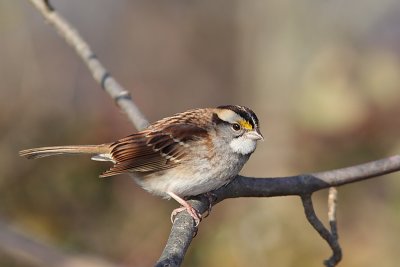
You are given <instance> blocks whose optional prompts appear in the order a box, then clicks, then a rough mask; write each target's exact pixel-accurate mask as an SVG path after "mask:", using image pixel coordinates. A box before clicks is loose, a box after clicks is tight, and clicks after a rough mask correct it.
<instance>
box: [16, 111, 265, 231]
mask: <svg viewBox="0 0 400 267" xmlns="http://www.w3.org/2000/svg"><path fill="white" fill-rule="evenodd" d="M261 139H263V137H262V135H261V133H260V130H259V124H258V118H257V116H256V114H255V113H254V112H253V111H252V110H251V109H249V108H246V107H243V106H237V105H235V106H233V105H227V106H219V107H217V108H204V109H193V110H188V111H186V112H182V113H178V114H175V115H173V116H171V117H167V118H164V119H161V120H159V121H156V122H154V123H153V124H151V125H150V126H149V127H148V128H146V129H145V130H143V131H141V132H138V133H134V134H132V135H129V136H127V137H125V138H122V139H120V140H118V141H116V142H114V143H108V144H102V145H77V146H54V147H41V148H33V149H27V150H23V151H20V155H21V156H24V157H26V158H29V159H35V158H42V157H47V156H53V155H61V154H92V155H94V156H93V157H92V159H93V160H98V161H112V162H113V163H114V165H113V166H112V167H111V168H110V169H109V170H108V171H106V172H104V173H103V174H101V175H100V177H108V176H113V175H117V174H122V173H130V174H132V175H133V177H134V179H135V181H136V182H137V183H138V184H139V185H140V186H141V187H143V188H144V189H145V190H147V191H149V192H150V193H153V194H155V195H159V196H162V197H165V198H169V197H172V198H173V199H175V200H176V201H178V202H179V203H180V204H181V205H182V206H183V207H182V208H180V209H176V210H175V211H174V212H173V214H176V213H177V212H179V211H181V210H185V209H186V210H187V211H188V212H189V214H190V215H191V216H192V217H193V218H194V220H195V222H196V225H197V224H198V223H199V221H200V219H201V215H200V214H199V213H198V212H197V211H196V210H195V209H194V208H193V207H191V206H190V204H189V203H187V202H186V201H185V200H184V199H183V198H184V197H187V196H195V195H199V194H203V193H207V192H210V191H212V190H214V189H217V188H219V187H221V186H223V185H225V184H227V183H229V182H230V181H231V180H232V179H233V178H234V177H235V176H236V175H237V174H238V173H239V171H240V170H241V169H242V167H243V165H244V164H245V163H246V162H247V160H248V159H249V157H250V155H251V154H252V153H253V152H254V150H255V149H256V145H257V141H258V140H261Z"/></svg>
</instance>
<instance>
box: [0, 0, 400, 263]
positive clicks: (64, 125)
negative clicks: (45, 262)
mask: <svg viewBox="0 0 400 267" xmlns="http://www.w3.org/2000/svg"><path fill="white" fill-rule="evenodd" d="M52 2H53V4H54V6H55V7H56V8H57V10H58V11H59V12H60V13H61V14H63V15H64V16H65V17H66V18H67V19H68V20H69V21H70V22H71V23H72V24H73V25H75V26H76V27H77V29H78V30H79V31H80V33H81V34H82V35H83V36H84V38H85V39H86V40H87V41H88V42H89V44H91V46H92V48H93V49H94V50H95V51H96V53H97V55H98V56H99V58H100V59H101V60H102V62H103V63H104V64H105V66H107V67H108V69H109V70H110V71H111V72H112V73H113V75H114V76H115V78H116V79H117V80H119V81H120V82H121V83H122V84H123V85H124V86H125V87H126V88H127V89H129V90H130V91H131V92H132V95H133V97H134V100H135V101H136V103H137V104H138V106H139V107H140V108H141V109H142V111H143V112H144V114H146V115H147V116H148V118H149V119H150V120H152V121H153V120H156V119H159V118H161V117H164V116H167V115H171V114H173V113H175V112H179V111H183V110H186V109H188V108H193V107H206V106H216V105H220V104H227V103H235V104H236V103H237V104H243V105H247V106H250V107H252V108H253V109H254V110H255V111H256V113H257V114H258V115H259V118H260V121H261V127H262V131H263V133H264V136H265V137H266V141H265V142H264V143H262V144H261V145H260V146H259V147H258V150H257V151H256V153H255V154H254V155H253V156H252V159H251V160H250V162H249V163H248V164H247V166H246V167H245V169H244V170H243V173H244V174H247V175H252V176H263V177H265V176H278V175H281V176H283V175H291V174H297V173H303V172H309V171H319V170H325V169H330V168H337V167H344V166H348V165H352V164H356V163H361V162H364V161H368V160H373V159H378V158H380V157H384V156H388V155H391V154H398V153H399V149H400V141H399V133H400V119H399V116H400V105H399V104H398V103H399V101H400V61H399V60H400V57H399V56H400V54H399V53H400V49H399V47H400V32H399V30H398V29H399V27H398V24H399V23H400V2H398V1H396V0H383V1H374V0H365V1H350V2H349V1H317V0H315V1H295V0H285V1H278V0H270V1H197V0H195V1H178V0H172V1H126V0H121V1H106V0H96V1H95V0H86V1H77V0H69V1H56V0H53V1H52ZM0 38H1V41H0V59H1V60H0V129H1V131H0V150H1V154H0V161H1V168H0V196H1V197H0V201H1V202H0V203H1V205H0V218H1V219H2V220H5V221H7V222H8V223H9V224H12V225H15V226H17V227H20V228H22V229H25V230H26V231H29V232H30V233H31V234H34V235H35V236H37V238H38V239H40V240H44V241H46V242H48V243H50V244H53V245H54V246H57V247H59V248H61V249H62V250H64V251H68V252H74V253H75V252H79V253H85V252H87V253H92V254H98V255H101V256H102V257H104V258H107V259H109V260H111V261H113V262H117V263H120V264H122V265H124V266H151V265H152V263H153V262H154V261H155V260H156V258H157V257H158V255H159V254H160V253H161V250H162V248H163V245H164V242H165V240H166V238H167V235H168V233H169V229H170V222H169V214H170V211H171V210H172V209H173V208H174V207H176V206H177V204H176V203H174V202H172V201H169V202H168V201H165V200H162V199H159V198H156V197H153V196H151V195H149V194H147V193H146V192H144V191H143V190H141V189H140V188H138V186H136V185H135V184H134V183H133V182H132V181H131V180H130V179H129V178H128V177H127V176H121V177H116V178H112V179H102V180H100V179H97V175H98V174H99V173H101V172H102V170H104V169H106V168H107V166H104V165H102V164H99V163H96V162H91V161H90V160H88V159H87V158H85V157H67V158H62V157H58V158H50V159H43V160H37V161H27V160H24V159H21V158H19V157H18V155H17V152H18V151H19V150H20V149H24V148H30V147H37V146H48V145H62V144H97V143H103V142H109V141H112V140H115V139H117V138H120V137H123V136H124V135H128V134H129V133H131V132H132V131H134V129H133V128H132V126H131V125H130V124H129V123H128V120H127V119H126V118H125V117H124V115H123V114H122V113H121V112H120V111H119V110H118V109H117V108H116V106H115V105H114V104H113V103H112V101H110V99H109V98H108V96H107V95H106V94H104V93H103V92H101V90H100V89H99V86H98V84H96V83H95V82H94V81H93V79H92V78H91V77H90V74H89V72H88V71H87V70H86V68H85V66H84V65H83V64H82V62H80V60H79V59H78V58H77V56H76V55H75V54H74V53H73V51H72V50H71V49H70V48H69V47H68V46H67V45H66V44H65V43H64V41H63V40H62V39H60V38H59V37H58V36H57V34H56V33H55V32H54V30H53V29H52V28H51V27H48V26H47V25H45V23H43V20H42V17H41V16H40V15H39V14H38V12H37V11H36V10H34V9H33V8H32V6H30V5H29V4H28V1H1V2H0ZM398 176H399V175H398V174H394V175H391V176H390V177H385V178H378V179H373V180H370V181H367V182H362V183H357V184H354V185H350V186H346V187H343V188H340V189H339V210H338V213H339V214H338V220H339V234H340V241H341V244H342V247H343V250H344V260H343V263H342V264H341V266H353V267H357V266H363V267H365V266H378V265H379V266H397V264H398V262H399V261H400V255H399V253H398V251H397V250H398V247H399V244H400V180H399V177H398ZM315 198H316V200H318V201H317V208H318V211H319V214H320V215H321V216H322V217H324V216H325V217H326V215H325V214H326V192H322V193H318V194H317V196H316V197H315ZM329 253H330V251H329V249H328V247H327V246H326V244H325V243H324V242H323V241H322V239H321V238H320V237H319V236H318V235H317V234H316V233H315V232H314V231H313V229H312V228H311V226H309V225H308V224H307V222H306V220H305V218H304V215H303V212H302V207H301V204H300V201H299V200H298V199H295V198H279V199H278V198H277V199H236V200H229V201H225V202H224V203H221V204H219V205H218V206H216V207H215V208H214V210H213V213H212V214H211V216H210V217H208V218H207V219H206V220H204V221H203V223H202V224H201V226H200V229H199V234H198V236H197V237H196V239H195V240H194V242H193V244H192V246H191V248H190V250H189V253H188V255H187V257H186V259H185V262H184V266H209V267H212V266H218V267H221V266H264V265H267V264H268V265H269V266H283V267H284V266H321V261H322V259H324V258H326V257H327V256H328V254H329ZM1 255H2V254H0V257H1ZM1 258H4V260H2V259H0V265H1V266H26V265H24V263H23V262H22V261H20V260H19V259H10V258H8V257H1Z"/></svg>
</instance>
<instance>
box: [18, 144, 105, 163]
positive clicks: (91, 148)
mask: <svg viewBox="0 0 400 267" xmlns="http://www.w3.org/2000/svg"><path fill="white" fill-rule="evenodd" d="M110 152H111V148H110V144H103V145H81V146H79V145H78V146H50V147H39V148H31V149H26V150H22V151H20V152H19V155H20V156H21V157H25V158H28V159H38V158H44V157H49V156H55V155H63V154H92V155H93V154H95V155H97V154H109V153H110Z"/></svg>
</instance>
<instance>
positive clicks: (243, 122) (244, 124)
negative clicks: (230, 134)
mask: <svg viewBox="0 0 400 267" xmlns="http://www.w3.org/2000/svg"><path fill="white" fill-rule="evenodd" d="M239 124H240V126H242V128H243V129H246V130H253V126H251V124H250V123H249V122H248V121H246V120H240V121H239Z"/></svg>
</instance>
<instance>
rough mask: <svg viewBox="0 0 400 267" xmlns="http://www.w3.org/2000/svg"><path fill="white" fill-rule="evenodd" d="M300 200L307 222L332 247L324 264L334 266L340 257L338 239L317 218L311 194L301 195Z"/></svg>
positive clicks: (329, 266)
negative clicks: (330, 254)
mask: <svg viewBox="0 0 400 267" xmlns="http://www.w3.org/2000/svg"><path fill="white" fill-rule="evenodd" d="M301 201H302V203H303V207H304V212H305V214H306V218H307V220H308V222H309V223H310V224H311V225H312V226H313V227H314V229H315V230H316V231H317V232H318V233H319V235H320V236H321V237H322V238H323V239H325V241H326V242H327V243H328V245H329V246H330V247H331V249H332V256H331V257H330V258H329V259H328V260H325V261H324V264H325V266H327V267H334V266H336V265H337V264H338V263H339V261H340V260H341V259H342V250H341V248H340V246H339V243H338V240H337V239H336V238H335V237H334V236H333V235H332V233H331V232H329V230H328V229H327V228H326V227H325V226H324V225H323V223H322V222H321V221H320V220H319V219H318V217H317V215H316V214H315V211H314V207H313V204H312V200H311V195H309V194H306V195H302V196H301Z"/></svg>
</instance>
